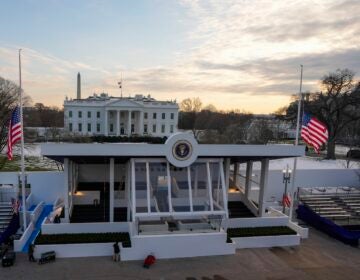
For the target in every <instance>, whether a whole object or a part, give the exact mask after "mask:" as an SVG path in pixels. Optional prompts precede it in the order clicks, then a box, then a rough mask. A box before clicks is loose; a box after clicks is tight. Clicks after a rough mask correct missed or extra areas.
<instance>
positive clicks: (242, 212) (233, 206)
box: [228, 201, 255, 219]
mask: <svg viewBox="0 0 360 280" xmlns="http://www.w3.org/2000/svg"><path fill="white" fill-rule="evenodd" d="M228 210H229V218H230V219H231V218H253V217H255V215H254V214H253V213H252V212H251V211H250V210H249V209H248V208H247V207H246V206H245V204H244V203H243V202H241V201H229V202H228Z"/></svg>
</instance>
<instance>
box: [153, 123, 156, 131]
mask: <svg viewBox="0 0 360 280" xmlns="http://www.w3.org/2000/svg"><path fill="white" fill-rule="evenodd" d="M153 133H156V124H153Z"/></svg>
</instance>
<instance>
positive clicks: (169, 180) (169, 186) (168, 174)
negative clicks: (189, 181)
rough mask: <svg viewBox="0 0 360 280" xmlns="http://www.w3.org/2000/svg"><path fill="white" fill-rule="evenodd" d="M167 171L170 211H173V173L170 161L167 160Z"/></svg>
mask: <svg viewBox="0 0 360 280" xmlns="http://www.w3.org/2000/svg"><path fill="white" fill-rule="evenodd" d="M166 172H167V184H168V199H169V212H173V209H172V202H171V175H170V164H169V162H166Z"/></svg>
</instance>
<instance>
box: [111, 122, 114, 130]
mask: <svg viewBox="0 0 360 280" xmlns="http://www.w3.org/2000/svg"><path fill="white" fill-rule="evenodd" d="M110 132H114V125H113V124H112V123H111V124H110Z"/></svg>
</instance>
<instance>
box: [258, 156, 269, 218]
mask: <svg viewBox="0 0 360 280" xmlns="http://www.w3.org/2000/svg"><path fill="white" fill-rule="evenodd" d="M268 173H269V159H267V158H266V159H263V160H261V175H260V193H259V216H260V217H263V216H264V215H265V209H266V205H265V195H266V190H267V185H268Z"/></svg>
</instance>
